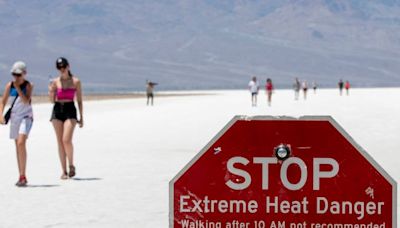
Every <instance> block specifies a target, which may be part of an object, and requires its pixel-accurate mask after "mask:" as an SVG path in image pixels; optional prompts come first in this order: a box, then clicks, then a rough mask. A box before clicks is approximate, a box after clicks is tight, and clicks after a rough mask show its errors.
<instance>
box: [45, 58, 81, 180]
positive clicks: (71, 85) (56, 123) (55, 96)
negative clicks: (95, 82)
mask: <svg viewBox="0 0 400 228" xmlns="http://www.w3.org/2000/svg"><path fill="white" fill-rule="evenodd" d="M56 68H57V69H58V71H59V72H60V74H59V76H58V77H57V78H55V79H54V80H51V83H50V84H49V98H50V101H51V102H52V103H54V106H53V112H52V114H51V119H50V120H51V122H52V124H53V127H54V131H55V133H56V138H57V144H58V151H59V156H60V162H61V168H62V174H61V179H62V180H65V179H68V178H72V177H74V176H75V175H76V169H75V164H74V147H73V144H72V137H73V134H74V130H75V126H76V124H79V127H81V128H82V127H83V103H82V85H81V81H80V80H79V79H78V78H77V77H76V76H75V75H73V74H72V73H71V71H70V65H69V62H68V60H67V59H66V58H64V57H60V58H58V59H57V60H56ZM75 96H76V100H77V103H78V108H79V119H78V117H77V111H76V107H75V102H74V100H75ZM67 163H68V168H69V170H68V172H67Z"/></svg>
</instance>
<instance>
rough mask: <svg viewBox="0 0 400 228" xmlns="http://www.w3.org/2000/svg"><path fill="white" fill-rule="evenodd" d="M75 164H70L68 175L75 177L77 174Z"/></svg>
mask: <svg viewBox="0 0 400 228" xmlns="http://www.w3.org/2000/svg"><path fill="white" fill-rule="evenodd" d="M75 174H76V173H75V166H73V165H70V166H69V173H68V176H69V177H74V176H75Z"/></svg>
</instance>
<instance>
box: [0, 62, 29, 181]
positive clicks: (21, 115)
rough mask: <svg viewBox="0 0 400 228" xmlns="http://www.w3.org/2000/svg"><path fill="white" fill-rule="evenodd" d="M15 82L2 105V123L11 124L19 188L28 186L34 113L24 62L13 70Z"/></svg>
mask: <svg viewBox="0 0 400 228" xmlns="http://www.w3.org/2000/svg"><path fill="white" fill-rule="evenodd" d="M11 74H12V77H13V80H12V81H11V82H9V83H7V85H6V87H5V89H4V94H3V97H2V99H1V104H0V123H1V124H7V123H10V138H11V139H13V140H14V141H15V148H16V153H17V163H18V171H19V178H18V181H17V183H16V184H15V185H16V186H18V187H24V186H26V185H27V183H28V180H27V178H26V163H27V149H26V141H27V139H28V136H29V132H30V130H31V128H32V124H33V111H32V106H31V97H32V92H33V84H31V83H30V82H29V81H27V80H26V75H27V70H26V64H25V63H24V62H22V61H18V62H15V63H14V65H13V66H12V68H11ZM7 101H8V103H9V104H10V108H9V110H8V111H7V112H6V114H5V116H4V117H3V112H4V107H5V105H6V103H7Z"/></svg>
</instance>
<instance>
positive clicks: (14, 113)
mask: <svg viewBox="0 0 400 228" xmlns="http://www.w3.org/2000/svg"><path fill="white" fill-rule="evenodd" d="M28 84H29V82H28V81H25V82H24V83H23V84H22V85H21V90H22V92H23V93H24V94H25V95H26V92H27V89H26V87H27V85H28ZM17 94H18V92H17V90H16V89H15V87H14V85H13V84H12V85H11V89H10V96H9V98H8V103H9V104H10V106H11V104H12V103H13V102H14V100H15V97H16V96H17ZM24 118H33V111H32V105H31V102H29V103H28V104H24V102H22V100H21V97H19V96H18V98H17V100H16V101H15V103H14V106H13V108H12V110H11V121H12V120H20V119H24Z"/></svg>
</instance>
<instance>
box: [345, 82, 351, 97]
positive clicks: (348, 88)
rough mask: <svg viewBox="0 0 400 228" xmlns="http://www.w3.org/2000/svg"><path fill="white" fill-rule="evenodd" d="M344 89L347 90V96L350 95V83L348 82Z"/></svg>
mask: <svg viewBox="0 0 400 228" xmlns="http://www.w3.org/2000/svg"><path fill="white" fill-rule="evenodd" d="M344 88H345V89H346V95H347V96H348V95H349V90H350V82H349V81H346V83H345V84H344Z"/></svg>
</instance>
